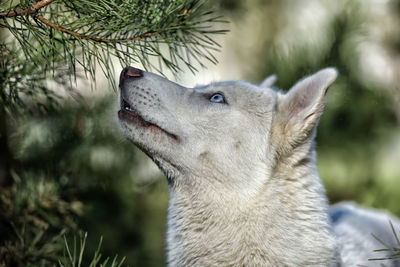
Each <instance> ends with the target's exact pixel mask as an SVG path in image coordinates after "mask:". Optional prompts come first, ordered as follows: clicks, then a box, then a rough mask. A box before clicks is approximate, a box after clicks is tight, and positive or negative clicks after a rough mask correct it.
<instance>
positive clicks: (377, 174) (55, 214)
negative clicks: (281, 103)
mask: <svg viewBox="0 0 400 267" xmlns="http://www.w3.org/2000/svg"><path fill="white" fill-rule="evenodd" d="M209 4H210V5H212V6H214V7H215V8H216V9H218V11H219V12H220V13H221V14H223V15H224V16H225V17H226V18H227V19H228V20H229V21H230V23H229V24H228V25H227V27H228V28H229V29H230V32H229V33H228V34H226V35H223V36H219V37H218V40H217V41H219V42H220V44H221V52H219V53H216V54H215V56H216V57H217V58H218V60H219V64H218V65H211V64H210V65H207V68H204V69H200V72H199V73H196V74H192V73H191V72H190V71H187V72H185V73H183V74H181V75H180V76H178V77H174V76H173V75H171V76H170V77H169V78H170V79H173V80H175V81H177V82H179V83H181V84H183V85H185V86H195V85H199V84H205V83H208V82H211V81H219V80H238V79H240V80H247V81H250V82H253V83H256V84H257V83H259V82H261V81H262V80H263V79H264V78H265V77H266V76H268V75H271V74H277V76H278V81H277V84H276V86H277V87H278V88H281V89H282V90H283V91H286V90H288V89H289V88H290V87H291V86H292V85H293V84H294V83H295V82H296V81H297V80H299V79H301V78H302V77H304V76H305V75H308V74H311V73H313V72H315V71H317V70H319V69H321V68H324V67H327V66H333V67H336V68H337V69H338V71H339V73H340V75H339V77H338V79H337V81H336V82H335V83H334V84H333V86H331V88H330V90H329V92H328V101H327V106H326V109H325V112H324V114H323V116H322V118H321V121H320V124H319V127H318V134H317V146H316V148H317V152H318V169H319V172H320V175H321V178H322V180H323V182H324V184H325V186H326V189H327V194H328V197H329V200H330V202H331V203H336V202H338V201H343V200H352V201H355V202H357V203H360V204H362V205H365V206H369V207H374V208H380V209H385V210H388V211H390V212H392V213H393V214H396V215H397V216H400V127H399V126H400V27H399V25H400V1H397V0H337V1H317V0H314V1H313V0H305V1H290V0H284V1H281V0H214V1H210V3H209ZM136 67H141V66H136ZM120 70H121V67H120V68H119V69H117V70H116V74H115V75H116V76H115V77H116V82H117V77H118V75H119V71H120ZM97 84H98V87H99V88H97V89H95V90H91V89H90V86H87V88H89V89H87V88H86V87H85V86H84V85H82V89H81V93H82V96H83V97H82V98H80V99H78V100H77V99H73V98H66V99H65V100H64V102H63V105H62V107H60V108H59V109H58V110H57V111H52V112H49V113H47V114H46V115H43V114H41V115H35V114H32V115H28V116H26V117H24V118H18V117H15V118H12V119H11V120H10V121H9V122H8V123H9V126H8V128H7V131H8V136H9V138H8V140H7V142H8V147H9V148H10V151H9V153H10V154H11V155H12V156H10V159H11V160H12V161H13V162H12V164H13V165H14V166H18V168H17V169H16V170H15V172H14V173H13V175H12V176H13V180H14V185H13V186H12V187H11V188H7V189H4V188H2V189H1V192H0V199H1V201H2V202H1V209H0V211H1V216H0V226H1V227H2V228H0V229H2V230H1V231H0V234H2V235H3V236H4V235H7V234H8V233H9V231H8V230H7V229H11V228H14V230H15V231H16V232H17V234H18V239H17V240H19V241H18V242H16V243H13V244H8V245H7V244H6V245H3V246H2V247H1V249H0V256H1V257H13V258H15V262H16V263H17V262H18V261H19V260H20V259H23V258H24V257H27V255H29V257H32V258H33V259H34V257H38V258H39V257H42V256H44V255H47V256H48V257H51V256H52V253H53V252H54V251H56V250H57V249H58V247H59V246H63V244H62V243H60V242H58V241H57V240H58V239H57V238H56V237H59V236H61V235H64V234H66V236H67V237H68V238H69V239H71V240H72V235H68V234H69V233H74V232H75V231H77V230H81V231H83V232H88V238H87V241H86V243H87V244H86V251H87V255H92V252H93V251H95V250H96V248H97V246H98V244H99V240H100V237H103V242H102V253H103V254H104V256H111V257H114V255H116V254H118V255H119V256H126V260H125V264H127V265H129V266H164V264H165V238H164V237H165V228H166V215H167V205H168V194H169V193H168V187H167V183H166V180H165V178H164V177H163V176H162V174H161V173H160V172H159V171H158V170H157V168H156V167H155V165H154V164H153V163H152V162H150V161H149V160H148V159H147V157H146V156H145V155H144V154H143V153H141V152H140V151H139V150H138V149H137V148H136V147H134V146H133V145H131V144H130V143H129V142H127V141H126V140H125V139H124V138H123V136H122V135H121V133H120V131H119V129H118V124H117V121H116V111H117V106H116V96H117V94H116V92H114V91H113V90H112V89H110V88H108V87H107V86H106V85H107V82H105V81H104V78H101V77H100V75H99V78H98V79H97ZM102 84H104V86H103V87H102ZM17 215H18V216H17ZM4 218H12V220H13V221H14V222H16V223H14V224H13V225H11V224H10V223H9V222H7V220H5V219H4ZM7 227H8V228H7ZM10 227H11V228H10ZM50 237H53V238H52V239H51V238H50ZM32 251H33V252H35V253H36V254H35V253H32ZM10 253H11V254H10ZM12 253H14V254H12ZM32 254H34V256H32ZM7 255H12V256H7ZM85 255H86V254H85ZM9 260H10V259H9ZM88 260H89V259H86V261H88ZM11 262H12V261H11ZM32 262H34V260H32Z"/></svg>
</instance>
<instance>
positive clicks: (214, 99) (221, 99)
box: [210, 93, 225, 103]
mask: <svg viewBox="0 0 400 267" xmlns="http://www.w3.org/2000/svg"><path fill="white" fill-rule="evenodd" d="M210 101H211V102H214V103H225V98H224V96H223V95H222V94H219V93H216V94H213V95H212V96H211V97H210Z"/></svg>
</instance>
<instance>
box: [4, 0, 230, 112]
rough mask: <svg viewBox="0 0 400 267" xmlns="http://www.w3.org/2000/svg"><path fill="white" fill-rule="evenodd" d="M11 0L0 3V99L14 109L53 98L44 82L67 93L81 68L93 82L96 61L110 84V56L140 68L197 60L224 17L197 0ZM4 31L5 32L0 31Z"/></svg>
mask: <svg viewBox="0 0 400 267" xmlns="http://www.w3.org/2000/svg"><path fill="white" fill-rule="evenodd" d="M14 2H15V1H12V0H6V1H2V2H1V3H0V19H1V20H0V28H5V29H7V30H8V32H9V33H10V34H11V35H12V37H13V38H10V37H7V36H2V38H1V39H0V55H1V62H0V74H1V78H0V85H1V91H0V97H1V98H0V99H1V101H2V104H3V105H5V106H6V107H14V106H15V105H21V104H22V102H25V101H23V100H25V98H26V97H28V98H32V99H33V101H32V102H30V103H38V104H39V106H41V107H45V108H46V106H44V105H42V102H43V101H44V100H48V101H45V103H46V104H47V105H48V104H49V103H50V104H51V103H54V100H55V99H57V98H58V97H59V96H58V97H57V94H56V93H55V91H54V90H51V89H49V83H48V82H49V79H50V80H52V81H54V82H55V83H56V84H57V86H58V87H60V86H63V87H64V88H65V89H66V90H67V91H71V89H72V88H73V86H72V84H73V81H76V78H77V76H76V75H77V74H79V73H80V71H79V70H80V69H83V71H84V74H85V76H86V78H90V79H92V80H93V81H95V71H96V67H98V66H100V68H101V70H102V71H103V73H104V74H105V76H106V77H107V78H108V80H109V81H110V84H111V85H112V86H114V88H116V85H115V83H114V82H113V81H114V75H115V73H114V67H113V65H114V59H117V60H118V61H119V63H120V64H121V65H122V66H126V65H130V64H138V63H140V64H142V65H143V66H144V67H145V68H146V69H156V70H158V71H159V72H161V73H162V72H163V71H164V67H166V68H168V69H170V70H171V71H172V72H173V73H176V72H177V71H179V70H180V67H179V63H183V64H184V65H186V66H187V67H188V68H189V69H190V70H192V71H196V70H197V69H196V66H195V64H197V63H199V64H200V65H202V63H201V62H200V60H201V59H202V58H206V59H208V60H209V61H211V62H213V63H216V59H215V57H214V56H213V54H212V53H211V52H212V51H215V50H217V49H218V44H217V43H216V42H215V41H214V40H213V39H212V38H211V37H210V36H211V35H214V34H220V33H224V32H225V31H224V30H216V29H214V28H212V25H214V24H215V23H220V22H222V20H221V18H220V17H219V16H216V15H214V13H213V11H211V10H204V9H202V6H203V4H204V1H202V0H171V1H170V0H164V1H141V0H124V1H120V0H112V1H109V0H107V1H103V0H102V1H93V0H83V1H81V0H74V1H61V0H58V1H55V0H41V1H37V2H34V1H20V2H19V3H18V4H17V5H16V6H12V5H13V4H14ZM2 34H3V35H4V34H5V32H4V31H3V32H2Z"/></svg>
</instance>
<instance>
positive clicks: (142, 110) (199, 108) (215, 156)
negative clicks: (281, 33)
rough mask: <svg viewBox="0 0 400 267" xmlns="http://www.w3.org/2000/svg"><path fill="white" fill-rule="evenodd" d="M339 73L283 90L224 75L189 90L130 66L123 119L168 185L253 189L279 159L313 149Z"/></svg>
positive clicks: (124, 81) (123, 82) (123, 86)
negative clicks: (224, 78) (221, 79)
mask: <svg viewBox="0 0 400 267" xmlns="http://www.w3.org/2000/svg"><path fill="white" fill-rule="evenodd" d="M336 76H337V72H336V70H335V69H333V68H327V69H323V70H321V71H319V72H317V73H315V74H314V75H312V76H309V77H306V78H305V79H303V80H301V81H299V82H298V83H297V84H295V85H294V86H293V87H292V88H291V89H290V90H289V91H288V92H287V93H286V94H283V93H281V92H279V91H276V90H274V89H272V88H271V86H272V84H273V82H274V81H275V79H276V78H275V77H274V76H271V77H268V78H267V79H266V80H265V81H264V82H263V83H262V84H261V85H260V86H258V85H253V84H250V83H247V82H242V81H227V82H216V83H211V84H209V85H205V86H198V87H194V88H186V87H183V86H181V85H178V84H176V83H174V82H171V81H169V80H167V79H165V78H163V77H161V76H158V75H156V74H153V73H149V72H145V71H141V70H139V69H136V68H132V67H127V68H125V69H124V70H123V71H122V73H121V77H120V96H119V104H120V110H119V112H118V118H119V122H120V127H121V129H122V132H123V133H124V135H125V136H126V138H128V139H129V140H130V141H132V142H133V143H134V144H136V145H137V146H138V147H139V148H140V149H141V150H143V151H144V152H145V153H146V154H147V155H149V156H150V157H151V158H152V159H153V160H154V161H155V162H156V164H157V165H158V166H159V167H160V168H161V170H163V172H164V173H165V174H166V176H167V178H168V181H169V182H170V185H171V186H174V185H177V184H191V185H194V184H196V185H198V184H210V185H212V186H213V187H218V188H225V189H237V190H242V189H243V188H246V192H247V193H252V192H254V191H256V190H257V188H259V187H260V185H262V184H265V183H266V181H267V180H268V179H269V177H271V174H272V172H273V171H274V169H275V168H276V167H277V166H278V165H279V163H280V162H282V161H285V160H287V159H290V160H295V159H293V155H294V154H296V153H300V154H301V153H308V152H309V151H310V148H311V143H312V139H313V137H314V132H315V127H316V124H317V122H318V119H319V117H320V115H321V113H322V110H323V107H324V103H325V95H326V92H327V88H328V87H329V85H330V84H331V83H332V82H333V81H334V80H335V78H336ZM299 157H300V156H299ZM295 158H296V157H295ZM196 177H202V178H201V181H199V178H196Z"/></svg>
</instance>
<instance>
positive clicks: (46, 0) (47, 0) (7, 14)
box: [0, 0, 54, 18]
mask: <svg viewBox="0 0 400 267" xmlns="http://www.w3.org/2000/svg"><path fill="white" fill-rule="evenodd" d="M53 1H54V0H41V1H38V2H35V3H33V4H32V6H30V7H27V8H20V9H16V10H9V11H4V12H1V13H0V18H11V17H18V16H24V15H31V14H35V13H37V12H38V10H39V9H41V8H42V7H45V6H47V5H49V4H51V2H53Z"/></svg>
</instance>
